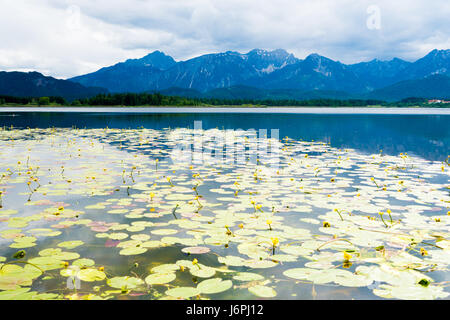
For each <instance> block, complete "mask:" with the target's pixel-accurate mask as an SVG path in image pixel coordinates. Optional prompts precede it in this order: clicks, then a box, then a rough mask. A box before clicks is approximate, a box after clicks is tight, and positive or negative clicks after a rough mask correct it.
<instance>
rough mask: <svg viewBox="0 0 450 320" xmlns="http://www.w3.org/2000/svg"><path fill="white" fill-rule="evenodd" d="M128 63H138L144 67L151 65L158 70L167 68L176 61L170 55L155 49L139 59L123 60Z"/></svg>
mask: <svg viewBox="0 0 450 320" xmlns="http://www.w3.org/2000/svg"><path fill="white" fill-rule="evenodd" d="M125 64H129V65H140V66H146V67H153V68H157V69H160V70H167V69H169V68H170V67H172V66H173V65H175V64H176V61H175V60H174V59H173V58H172V57H171V56H168V55H166V54H165V53H164V52H162V51H159V50H156V51H153V52H152V53H149V54H148V55H146V56H145V57H143V58H140V59H129V60H127V61H126V62H125Z"/></svg>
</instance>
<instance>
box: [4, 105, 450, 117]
mask: <svg viewBox="0 0 450 320" xmlns="http://www.w3.org/2000/svg"><path fill="white" fill-rule="evenodd" d="M11 112H27V113H28V112H55V113H64V112H73V113H77V112H79V113H89V112H92V113H166V114H170V113H249V114H250V113H252V114H255V113H256V114H257V113H261V114H265V113H269V114H270V113H272V114H276V113H281V114H387V115H389V114H390V115H397V114H398V115H450V108H442V107H441V108H438V107H435V108H432V107H431V108H424V107H415V108H400V107H378V106H374V107H265V106H254V107H241V106H226V107H223V106H213V107H174V106H166V107H164V106H154V107H120V106H116V107H110V106H108V107H98V106H95V107H61V106H55V107H51V106H45V107H28V106H22V107H17V106H16V107H0V114H1V113H11Z"/></svg>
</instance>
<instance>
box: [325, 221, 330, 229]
mask: <svg viewBox="0 0 450 320" xmlns="http://www.w3.org/2000/svg"><path fill="white" fill-rule="evenodd" d="M323 227H324V228H330V227H331V225H330V223H329V222H326V221H324V222H323Z"/></svg>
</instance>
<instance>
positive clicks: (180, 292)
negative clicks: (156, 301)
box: [166, 287, 200, 299]
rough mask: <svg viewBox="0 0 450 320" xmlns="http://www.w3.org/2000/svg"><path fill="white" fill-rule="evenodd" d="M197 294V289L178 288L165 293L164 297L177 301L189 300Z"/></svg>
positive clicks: (198, 292)
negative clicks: (177, 299)
mask: <svg viewBox="0 0 450 320" xmlns="http://www.w3.org/2000/svg"><path fill="white" fill-rule="evenodd" d="M199 294H200V291H199V290H198V289H197V288H191V287H179V288H174V289H169V290H167V291H166V295H168V296H171V297H174V298H179V299H189V298H192V297H195V296H197V295H199Z"/></svg>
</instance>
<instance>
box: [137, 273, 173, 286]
mask: <svg viewBox="0 0 450 320" xmlns="http://www.w3.org/2000/svg"><path fill="white" fill-rule="evenodd" d="M176 278H177V276H176V275H175V273H154V274H151V275H149V276H147V278H145V282H146V283H147V284H149V285H156V284H165V283H169V282H172V281H173V280H175V279H176Z"/></svg>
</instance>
